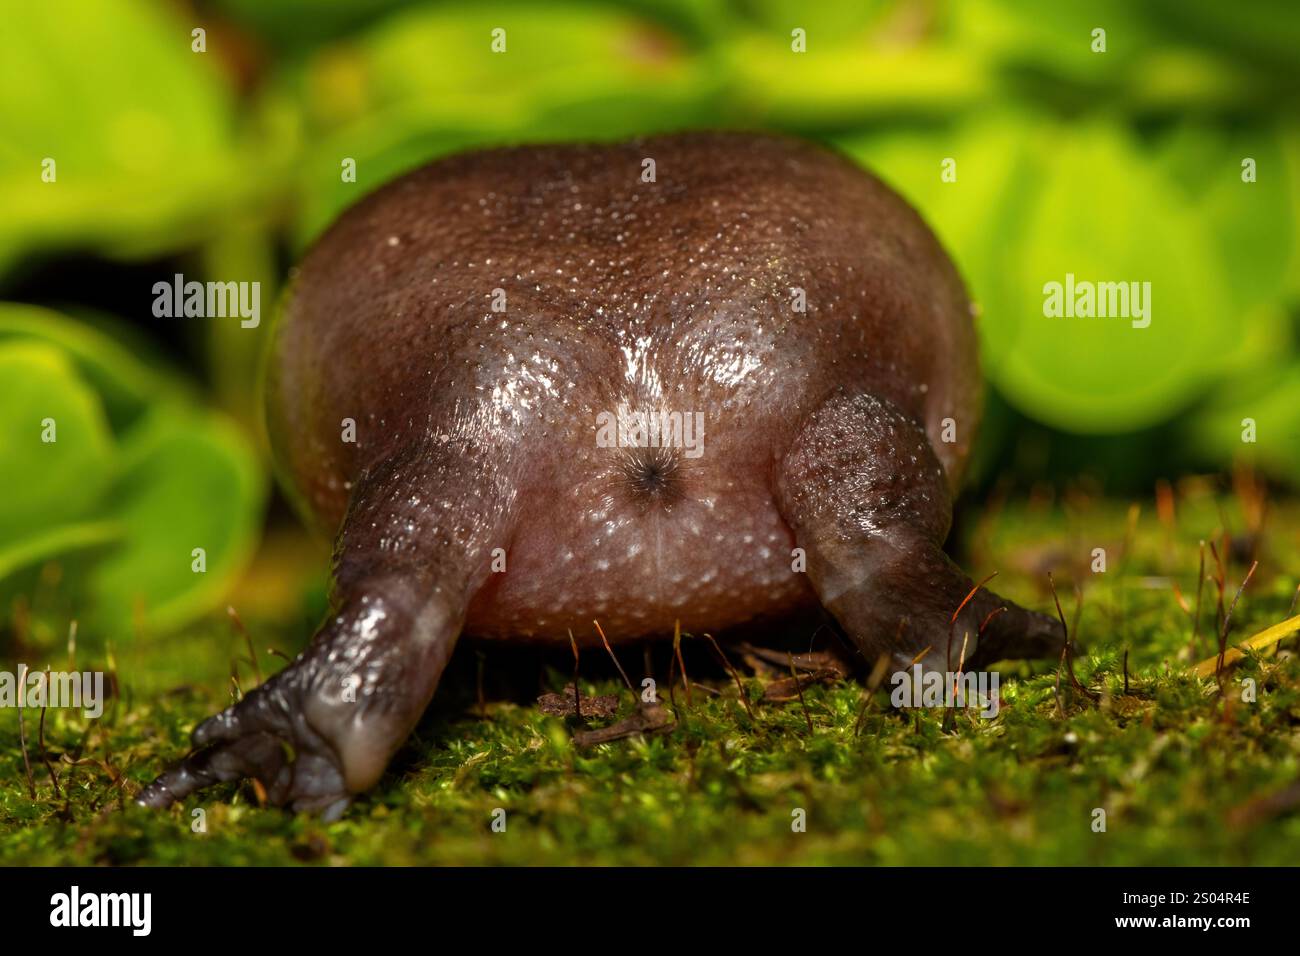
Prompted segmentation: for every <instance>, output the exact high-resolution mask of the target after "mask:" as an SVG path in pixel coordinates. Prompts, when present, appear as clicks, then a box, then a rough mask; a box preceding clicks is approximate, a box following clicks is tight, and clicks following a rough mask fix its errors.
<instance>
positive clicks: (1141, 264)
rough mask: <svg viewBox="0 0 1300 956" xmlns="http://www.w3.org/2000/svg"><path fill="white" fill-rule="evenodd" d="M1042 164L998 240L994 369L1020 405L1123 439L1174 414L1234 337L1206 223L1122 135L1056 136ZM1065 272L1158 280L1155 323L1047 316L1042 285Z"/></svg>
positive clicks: (987, 320)
mask: <svg viewBox="0 0 1300 956" xmlns="http://www.w3.org/2000/svg"><path fill="white" fill-rule="evenodd" d="M1035 166H1036V168H1037V169H1038V171H1039V174H1038V178H1037V179H1036V180H1035V181H1027V182H1024V183H1023V187H1024V188H1023V189H1022V190H1021V192H1022V194H1024V197H1029V196H1030V195H1031V194H1032V199H1030V198H1025V201H1024V203H1023V210H1024V217H1023V224H1022V225H1021V227H1020V229H1019V231H1018V234H1016V235H1009V236H1005V237H1001V239H1002V241H1005V242H1007V243H1008V244H1009V246H1010V247H1009V248H1008V250H1007V256H1006V260H1005V262H1006V265H1005V269H1006V280H1005V282H1003V283H1001V285H1000V289H999V290H997V295H996V296H995V298H994V299H993V300H992V301H990V302H988V303H986V308H985V311H984V315H983V318H982V320H981V323H980V328H981V331H982V333H983V339H984V360H985V367H986V369H987V371H988V374H989V375H990V377H991V378H992V379H993V380H994V381H995V382H996V383H997V384H998V386H999V387H1000V388H1001V389H1002V391H1003V392H1004V394H1006V395H1007V397H1008V398H1009V399H1010V400H1011V401H1012V403H1013V404H1015V405H1016V406H1017V407H1019V408H1020V409H1021V410H1022V411H1024V412H1026V413H1027V414H1029V415H1030V416H1032V417H1034V418H1037V419H1038V420H1040V421H1043V422H1046V423H1048V424H1051V425H1054V426H1057V427H1060V428H1064V429H1067V430H1073V431H1081V432H1096V433H1116V432H1123V431H1128V430H1133V429H1137V428H1140V427H1143V426H1146V425H1150V424H1153V423H1155V422H1159V421H1161V420H1163V419H1165V418H1167V417H1169V416H1170V415H1172V414H1174V413H1175V412H1177V411H1178V410H1179V409H1181V408H1183V407H1185V406H1186V405H1187V403H1188V402H1190V401H1191V400H1192V399H1193V398H1194V397H1195V396H1196V395H1197V394H1198V393H1199V392H1201V391H1203V390H1204V389H1205V387H1206V385H1207V384H1208V382H1209V381H1210V380H1211V378H1212V376H1213V375H1214V374H1215V373H1216V372H1217V371H1218V369H1219V367H1220V357H1221V356H1222V355H1223V354H1224V352H1225V351H1226V349H1227V348H1228V347H1229V346H1230V344H1231V342H1232V339H1233V324H1232V323H1231V322H1230V321H1226V320H1225V316H1226V315H1227V309H1226V304H1225V303H1226V293H1225V286H1224V280H1223V277H1222V274H1221V268H1220V264H1219V261H1218V258H1217V256H1216V255H1215V252H1214V247H1213V243H1212V241H1211V239H1210V237H1209V236H1208V235H1207V234H1206V225H1205V223H1203V222H1202V221H1201V220H1200V219H1199V218H1198V217H1197V215H1196V214H1195V212H1194V211H1192V210H1190V209H1188V208H1186V207H1185V206H1184V205H1183V204H1182V203H1180V202H1179V199H1178V195H1177V193H1176V191H1175V190H1174V189H1173V188H1172V187H1171V185H1170V184H1169V183H1168V181H1167V180H1166V179H1165V178H1164V177H1163V176H1162V175H1161V174H1160V172H1159V170H1158V169H1157V168H1155V167H1154V166H1153V165H1152V164H1151V163H1150V162H1149V161H1148V160H1147V159H1146V158H1145V157H1144V156H1143V155H1142V154H1141V153H1139V152H1138V151H1137V150H1136V148H1135V147H1134V146H1133V144H1132V143H1131V142H1130V141H1129V140H1128V138H1127V137H1126V136H1124V135H1123V134H1122V133H1121V132H1119V131H1118V130H1115V129H1111V128H1109V127H1105V126H1083V127H1070V128H1061V129H1059V130H1055V131H1052V133H1051V134H1050V135H1048V136H1045V137H1043V138H1042V140H1041V142H1039V143H1038V144H1037V149H1036V156H1035ZM998 239H999V237H997V236H990V237H989V241H990V242H997V241H998ZM1067 274H1073V276H1074V277H1075V281H1076V282H1081V281H1088V282H1093V283H1099V282H1123V283H1132V282H1136V283H1139V284H1142V283H1150V289H1151V300H1150V307H1151V312H1150V316H1151V318H1150V326H1149V327H1147V328H1135V327H1134V326H1133V322H1134V321H1137V319H1136V317H1133V318H1128V317H1112V318H1082V317H1049V316H1047V315H1046V314H1045V300H1046V294H1045V292H1046V290H1045V285H1046V284H1047V283H1049V282H1058V283H1062V284H1064V283H1065V282H1066V277H1067ZM1140 287H1141V286H1139V288H1140Z"/></svg>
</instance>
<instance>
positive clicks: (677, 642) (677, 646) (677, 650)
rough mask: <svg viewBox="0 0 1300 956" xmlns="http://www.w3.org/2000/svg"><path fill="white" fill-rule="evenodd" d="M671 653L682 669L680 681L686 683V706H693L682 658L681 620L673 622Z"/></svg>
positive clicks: (689, 682)
mask: <svg viewBox="0 0 1300 956" xmlns="http://www.w3.org/2000/svg"><path fill="white" fill-rule="evenodd" d="M673 653H674V654H676V655H677V666H678V667H680V668H681V669H682V683H683V684H685V685H686V706H687V707H692V706H694V704H693V702H692V700H691V678H690V676H689V675H687V673H686V662H685V661H684V660H682V622H681V620H680V619H678V620H676V621H674V622H673Z"/></svg>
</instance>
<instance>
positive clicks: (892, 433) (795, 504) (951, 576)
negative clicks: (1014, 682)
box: [778, 395, 1065, 672]
mask: <svg viewBox="0 0 1300 956" xmlns="http://www.w3.org/2000/svg"><path fill="white" fill-rule="evenodd" d="M778 481H779V483H778V496H779V497H778V501H779V502H780V505H781V508H782V513H783V514H784V516H785V518H786V520H787V521H788V522H789V524H790V527H791V529H792V530H793V531H794V533H795V539H796V541H797V543H798V544H799V546H800V547H802V548H804V549H805V550H806V552H807V555H808V568H807V570H808V575H809V577H810V579H811V581H812V584H813V587H814V589H815V590H816V591H817V594H818V597H819V598H820V600H821V602H822V606H823V607H825V608H826V609H827V610H828V611H830V612H831V613H832V614H833V615H834V616H835V617H836V619H837V620H838V621H839V622H840V625H841V626H842V627H843V628H844V630H845V632H846V634H847V635H848V636H849V638H850V639H851V640H852V641H853V642H854V643H855V644H856V645H857V647H858V649H859V650H860V651H861V653H862V655H863V657H864V659H865V662H866V665H867V666H868V667H870V666H871V665H872V663H873V662H875V661H876V660H877V659H878V658H879V657H880V656H881V655H882V654H885V655H888V656H889V657H890V659H891V660H892V661H894V662H895V663H896V664H900V665H902V666H903V667H905V668H906V667H910V666H911V665H912V662H913V661H916V662H917V663H919V664H920V666H921V667H922V669H923V670H936V671H949V672H956V671H961V670H969V669H970V668H971V667H978V666H981V665H983V664H987V663H992V662H993V661H997V660H1002V659H1004V658H1012V657H1056V656H1059V654H1060V653H1061V650H1062V648H1063V647H1064V644H1065V629H1064V628H1063V627H1062V626H1061V623H1060V622H1059V621H1058V620H1056V619H1055V618H1051V617H1048V616H1046V615H1043V614H1039V613H1037V612H1034V611H1029V610H1025V609H1024V608H1021V607H1019V606H1018V605H1016V604H1014V603H1013V602H1011V601H1008V600H1005V599H1004V598H1001V597H999V596H998V595H996V594H994V593H993V592H991V591H989V590H987V589H985V588H983V587H978V588H977V587H975V585H974V583H973V582H972V581H971V580H970V579H969V578H968V577H967V576H966V575H965V574H963V573H962V571H961V569H960V568H958V567H957V566H956V565H955V564H953V563H952V561H950V560H949V559H948V557H947V555H945V554H944V553H943V550H942V547H941V546H942V544H943V540H944V538H945V536H946V535H947V533H948V525H949V521H950V516H951V513H952V505H951V501H950V498H949V491H948V485H947V479H946V476H945V472H944V470H943V466H942V464H941V463H940V462H939V459H938V457H937V456H936V454H935V453H934V451H933V449H932V447H931V444H930V440H929V437H928V436H927V434H926V432H925V429H924V428H923V427H922V426H921V425H920V423H918V422H916V421H914V420H913V419H912V418H910V417H909V416H908V415H907V414H905V413H904V412H903V411H902V410H901V409H899V408H897V407H896V406H894V405H893V404H892V403H890V402H888V401H887V400H885V399H882V398H879V397H877V396H873V395H837V396H835V397H833V398H831V399H830V400H828V401H827V402H826V404H824V405H823V406H822V407H820V408H819V409H817V411H816V412H814V414H813V415H811V416H810V418H809V420H808V421H807V422H806V423H805V424H804V426H803V428H802V429H801V431H800V433H799V435H798V436H797V438H796V440H795V442H794V444H793V447H792V448H791V450H790V453H789V454H788V455H787V457H786V459H785V461H784V462H783V463H782V470H781V472H780V475H779V480H778Z"/></svg>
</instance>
